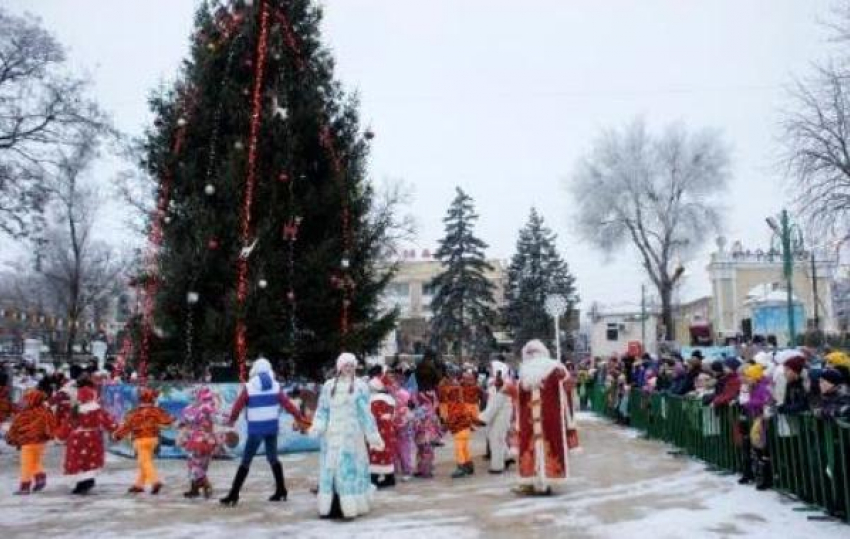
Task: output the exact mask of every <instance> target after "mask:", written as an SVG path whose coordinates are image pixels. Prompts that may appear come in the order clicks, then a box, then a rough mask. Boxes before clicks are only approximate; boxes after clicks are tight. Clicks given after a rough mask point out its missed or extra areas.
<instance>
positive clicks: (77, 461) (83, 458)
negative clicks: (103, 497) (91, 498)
mask: <svg viewBox="0 0 850 539" xmlns="http://www.w3.org/2000/svg"><path fill="white" fill-rule="evenodd" d="M115 427H116V425H115V420H114V419H112V416H110V415H109V414H108V413H106V412H105V411H104V410H103V409H102V408H101V407H100V404H98V402H97V391H96V390H95V389H94V388H93V387H88V386H86V387H81V388H79V389H78V390H77V405H76V406H75V407H74V408H73V411H72V412H71V414H70V415H69V416H68V419H67V421H66V422H65V423H64V424H63V425H60V427H59V433H58V434H59V438H60V439H62V440H65V475H70V476H72V477H74V478H75V479H76V481H77V484H76V486H75V487H74V490H73V491H71V493H72V494H87V493H88V492H89V491H90V490H91V489H92V487H94V485H95V481H94V478H95V476H96V475H97V472H98V470H100V469H102V468H103V467H104V464H105V452H104V445H103V433H104V431H106V432H112V431H114V430H115Z"/></svg>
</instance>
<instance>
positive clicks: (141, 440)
mask: <svg viewBox="0 0 850 539" xmlns="http://www.w3.org/2000/svg"><path fill="white" fill-rule="evenodd" d="M158 396H159V393H158V392H157V391H156V390H154V389H150V388H147V387H143V388H141V389H140V390H139V406H138V407H137V408H135V409H134V410H131V411H130V413H128V414H127V416H126V417H125V418H124V422H123V423H122V425H121V426H120V427H119V428H118V430H116V431H115V435H114V438H115V439H116V440H120V439H122V438H124V437H125V436H127V435H128V434H130V435H132V437H133V448H134V449H135V450H136V460H137V462H138V465H139V475H138V476H137V477H136V482H135V483H134V484H133V486H131V487H130V488H129V489H128V490H127V492H129V493H130V494H138V493H140V492H144V491H145V485H147V484H150V485H151V494H154V495H156V494H159V491H160V490H161V489H162V483H161V482H160V480H159V474H158V473H157V471H156V465H155V464H154V461H153V458H154V451H156V446H157V445H159V431H160V429H162V428H163V427H167V426H168V425H171V424H172V423H173V422H174V418H172V417H171V416H170V415H168V412H166V411H165V410H163V409H162V408H160V407H159V406H156V399H157V397H158Z"/></svg>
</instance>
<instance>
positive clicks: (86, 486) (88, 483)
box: [71, 479, 94, 496]
mask: <svg viewBox="0 0 850 539" xmlns="http://www.w3.org/2000/svg"><path fill="white" fill-rule="evenodd" d="M92 488H94V479H86V480H85V481H79V482H77V484H76V485H75V486H74V490H72V491H71V494H76V495H78V496H83V495H85V494H88V493H89V491H90V490H91V489H92Z"/></svg>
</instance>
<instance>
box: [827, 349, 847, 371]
mask: <svg viewBox="0 0 850 539" xmlns="http://www.w3.org/2000/svg"><path fill="white" fill-rule="evenodd" d="M826 364H827V365H829V366H830V367H846V368H848V369H850V356H848V355H847V354H845V353H844V352H831V353H829V354H827V355H826Z"/></svg>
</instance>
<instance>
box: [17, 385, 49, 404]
mask: <svg viewBox="0 0 850 539" xmlns="http://www.w3.org/2000/svg"><path fill="white" fill-rule="evenodd" d="M23 399H24V405H25V406H26V407H27V408H36V407H38V406H41V405H42V404H44V401H46V400H47V395H46V394H45V393H44V392H43V391H39V390H38V389H27V390H26V391H25V392H24V397H23Z"/></svg>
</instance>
